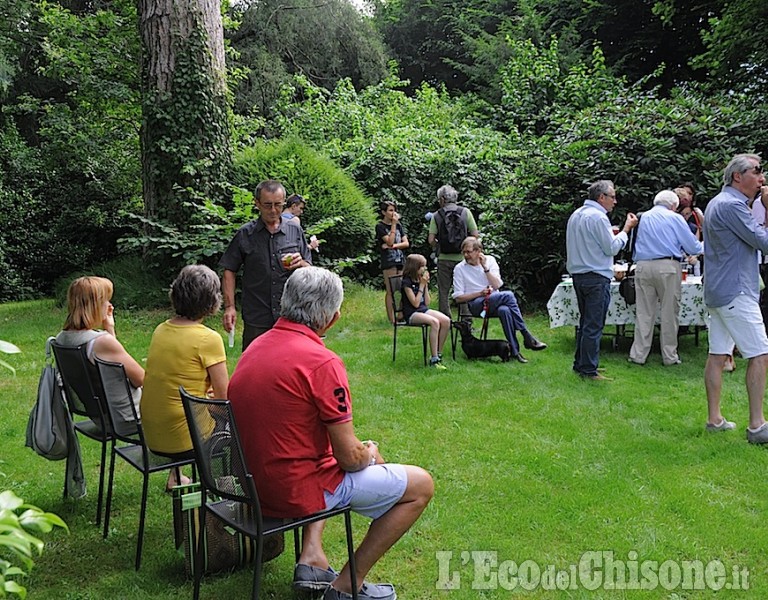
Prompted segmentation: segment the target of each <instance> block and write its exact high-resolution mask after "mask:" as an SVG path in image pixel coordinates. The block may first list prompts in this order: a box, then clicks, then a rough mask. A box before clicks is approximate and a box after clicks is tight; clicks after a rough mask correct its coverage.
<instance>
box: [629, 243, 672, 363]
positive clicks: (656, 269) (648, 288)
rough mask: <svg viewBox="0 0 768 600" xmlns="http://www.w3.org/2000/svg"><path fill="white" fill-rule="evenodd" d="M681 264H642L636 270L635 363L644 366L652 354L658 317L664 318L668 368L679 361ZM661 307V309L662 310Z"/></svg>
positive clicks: (667, 261)
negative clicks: (654, 330)
mask: <svg viewBox="0 0 768 600" xmlns="http://www.w3.org/2000/svg"><path fill="white" fill-rule="evenodd" d="M681 286H682V282H681V273H680V263H679V262H678V261H676V260H673V259H671V258H670V259H668V258H663V259H659V260H641V261H638V263H637V267H636V269H635V288H636V290H637V304H636V305H635V309H636V316H635V339H634V342H633V343H632V348H631V349H630V351H629V358H630V359H632V361H633V362H637V363H644V362H645V361H646V359H647V358H648V354H649V353H650V351H651V344H652V343H653V328H654V326H655V324H656V314H657V312H659V313H660V316H661V319H660V321H661V336H660V343H661V360H662V361H663V362H664V364H665V365H669V364H673V363H675V362H677V361H678V360H679V358H678V355H677V329H678V324H679V323H678V321H679V318H678V311H679V309H680V294H681ZM659 303H661V309H660V310H659Z"/></svg>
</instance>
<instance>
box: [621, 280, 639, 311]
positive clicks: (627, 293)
mask: <svg viewBox="0 0 768 600" xmlns="http://www.w3.org/2000/svg"><path fill="white" fill-rule="evenodd" d="M619 295H620V296H621V297H622V298H624V302H626V303H627V306H631V305H633V304H635V302H637V290H636V289H635V276H634V274H632V275H630V274H629V273H627V275H626V277H624V279H622V280H621V282H620V283H619Z"/></svg>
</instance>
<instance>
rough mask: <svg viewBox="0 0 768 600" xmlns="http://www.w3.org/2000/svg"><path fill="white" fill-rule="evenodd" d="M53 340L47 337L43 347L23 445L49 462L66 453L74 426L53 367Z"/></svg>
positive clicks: (65, 456) (60, 457) (64, 456)
mask: <svg viewBox="0 0 768 600" xmlns="http://www.w3.org/2000/svg"><path fill="white" fill-rule="evenodd" d="M54 339H55V338H52V337H51V338H48V341H47V342H46V344H45V365H44V366H43V372H42V374H41V375H40V381H39V383H38V384H37V401H36V402H35V405H34V406H33V407H32V412H30V413H29V420H28V421H27V437H26V445H27V446H28V447H29V448H32V449H33V450H34V451H35V452H37V453H38V454H39V455H40V456H42V457H44V458H47V459H48V460H62V459H64V458H67V454H68V453H69V443H68V441H69V436H70V432H73V429H72V427H73V425H72V416H71V415H70V414H69V410H68V409H67V403H66V400H65V398H64V389H63V386H62V383H61V377H60V376H59V372H58V370H57V369H56V367H54V366H53V358H52V355H51V341H53V340H54Z"/></svg>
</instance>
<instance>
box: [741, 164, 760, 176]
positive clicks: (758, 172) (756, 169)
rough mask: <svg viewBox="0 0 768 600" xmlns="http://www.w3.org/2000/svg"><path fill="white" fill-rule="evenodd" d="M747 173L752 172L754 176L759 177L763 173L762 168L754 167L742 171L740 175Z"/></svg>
mask: <svg viewBox="0 0 768 600" xmlns="http://www.w3.org/2000/svg"><path fill="white" fill-rule="evenodd" d="M748 171H752V173H753V174H754V175H760V174H761V173H762V172H763V166H762V165H755V166H754V167H749V168H748V169H744V170H743V171H742V173H747V172H748Z"/></svg>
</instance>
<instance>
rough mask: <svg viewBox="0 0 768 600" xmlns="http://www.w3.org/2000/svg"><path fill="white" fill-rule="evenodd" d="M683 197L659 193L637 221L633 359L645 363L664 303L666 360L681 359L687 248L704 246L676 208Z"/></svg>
mask: <svg viewBox="0 0 768 600" xmlns="http://www.w3.org/2000/svg"><path fill="white" fill-rule="evenodd" d="M679 203H680V199H679V198H678V197H677V194H676V193H675V192H672V191H670V190H664V191H663V192H659V193H658V194H656V197H655V198H654V199H653V208H652V209H651V210H649V211H648V212H646V213H645V214H643V215H641V216H642V219H640V222H639V224H638V226H637V241H636V242H635V256H634V260H635V262H636V263H637V267H636V268H635V285H636V289H637V305H636V311H635V315H636V316H635V339H634V341H633V342H632V348H631V349H630V351H629V362H633V363H637V364H639V365H643V364H645V361H646V359H647V358H648V353H649V352H650V351H651V344H652V343H653V328H654V325H655V324H656V312H657V310H658V304H659V302H660V303H661V360H662V362H663V363H664V365H666V366H669V365H677V364H680V362H681V361H680V357H679V356H678V354H677V329H678V326H679V317H678V311H679V309H680V294H681V291H682V290H681V287H682V277H681V275H682V274H681V272H680V264H681V261H682V259H683V254H688V255H690V256H696V255H699V254H701V253H702V252H703V251H704V248H703V246H702V244H701V242H700V241H698V240H697V239H696V236H695V235H693V233H692V232H691V230H690V228H689V227H688V224H687V223H686V222H685V219H684V218H683V216H682V215H679V214H678V213H677V212H675V211H676V210H677V206H678V204H679Z"/></svg>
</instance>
